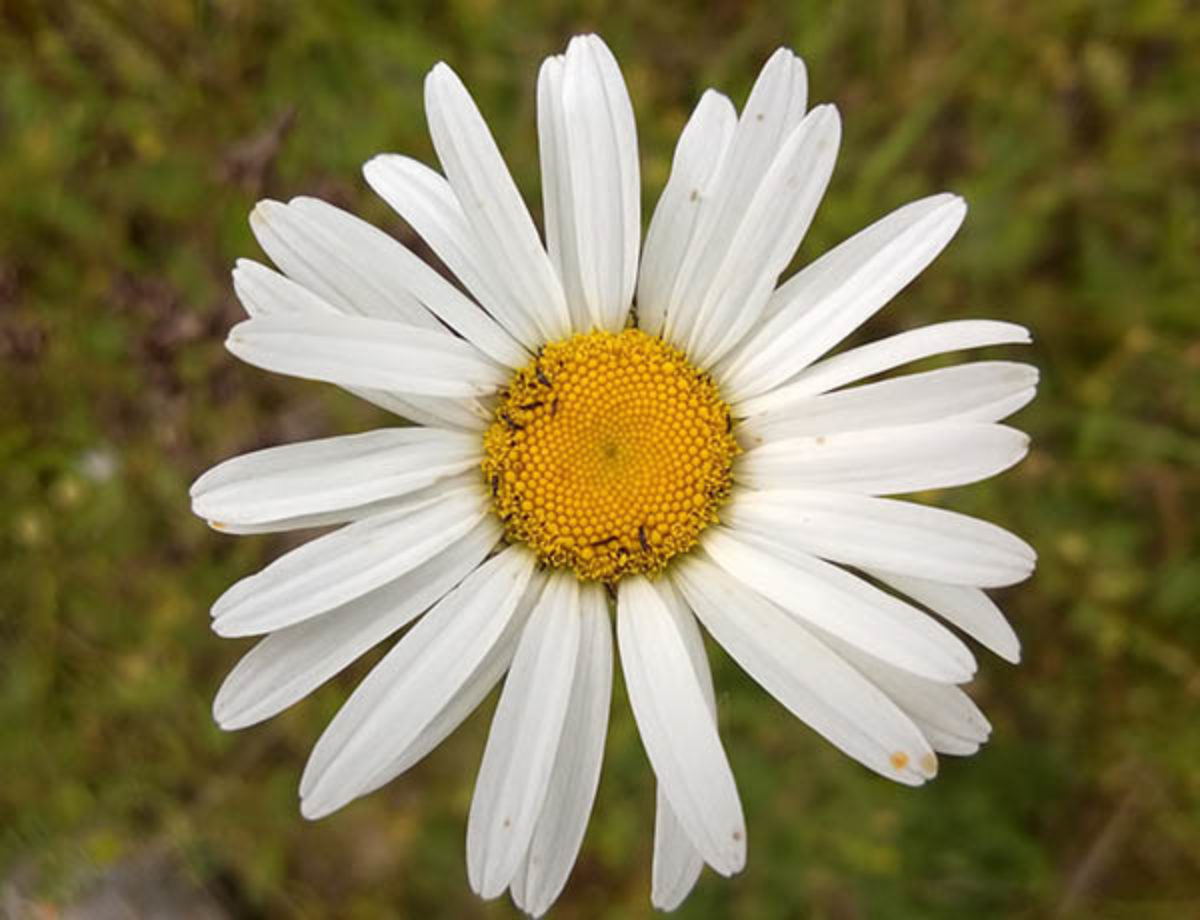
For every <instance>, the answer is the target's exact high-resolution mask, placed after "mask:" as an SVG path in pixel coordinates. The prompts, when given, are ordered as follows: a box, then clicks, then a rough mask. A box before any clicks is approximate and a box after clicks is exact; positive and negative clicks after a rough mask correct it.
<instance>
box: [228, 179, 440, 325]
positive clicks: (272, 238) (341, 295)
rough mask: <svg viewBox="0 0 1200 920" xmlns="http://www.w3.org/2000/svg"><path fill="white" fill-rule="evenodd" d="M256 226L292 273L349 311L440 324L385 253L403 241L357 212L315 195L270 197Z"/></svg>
mask: <svg viewBox="0 0 1200 920" xmlns="http://www.w3.org/2000/svg"><path fill="white" fill-rule="evenodd" d="M301 201H305V202H306V204H305V205H304V206H298V204H297V202H301ZM250 229H251V230H253V231H254V235H255V237H256V238H257V239H258V241H259V243H260V244H261V245H262V248H263V249H264V250H265V251H266V253H267V255H269V256H270V257H271V261H273V262H274V263H275V264H276V265H278V266H279V267H280V268H281V269H283V271H284V272H285V273H286V274H287V275H288V276H289V277H290V278H292V279H294V280H295V281H297V282H299V283H300V284H302V285H304V286H305V287H306V288H308V289H309V290H311V291H314V292H315V293H316V294H318V295H319V296H320V297H321V298H323V299H324V300H327V301H329V302H330V303H332V304H335V305H336V306H337V307H339V308H340V309H341V310H342V311H343V312H346V313H349V314H352V315H353V314H358V315H361V316H373V317H377V318H380V319H392V320H399V321H401V322H403V323H405V324H406V325H409V326H416V327H418V328H423V329H437V328H438V324H437V321H436V320H435V319H434V318H433V317H432V316H431V315H430V314H429V312H428V311H426V310H425V308H424V307H422V306H421V304H420V302H419V301H418V300H417V299H416V298H415V297H413V296H412V294H411V293H410V292H409V290H408V285H407V284H405V283H404V282H403V278H402V276H401V277H400V278H399V279H398V278H397V277H396V275H395V274H394V272H393V270H392V267H391V264H390V261H389V260H385V259H381V258H380V257H379V256H380V255H381V253H380V250H381V249H383V248H384V247H385V246H386V244H387V243H391V244H392V245H393V246H396V247H399V244H398V243H396V242H395V241H394V240H391V239H389V238H388V237H387V236H386V235H385V234H384V233H383V232H382V231H380V230H377V229H376V228H375V227H372V226H371V225H370V224H368V223H366V222H365V221H362V220H359V219H358V218H357V217H355V216H354V215H352V214H348V213H347V212H345V211H342V210H340V209H338V208H335V207H334V206H333V205H329V204H325V203H324V202H318V201H316V200H315V199H311V198H310V199H297V200H296V202H293V203H291V204H284V203H283V202H281V201H271V200H269V199H267V200H264V201H260V202H259V203H258V204H257V205H255V207H254V210H253V211H251V212H250Z"/></svg>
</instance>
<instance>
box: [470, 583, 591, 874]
mask: <svg viewBox="0 0 1200 920" xmlns="http://www.w3.org/2000/svg"><path fill="white" fill-rule="evenodd" d="M580 620H581V617H580V613H579V582H578V581H577V580H576V579H575V577H574V575H573V574H566V573H562V572H557V573H555V574H554V575H552V576H551V577H550V580H549V582H548V583H547V585H546V589H545V590H544V591H543V592H542V596H541V598H540V599H539V600H538V602H537V604H535V605H534V608H533V613H532V614H531V615H530V617H529V621H528V623H526V624H525V630H524V632H523V633H522V635H521V640H520V642H519V643H518V644H517V653H516V655H515V657H514V658H513V662H512V666H511V667H510V668H509V671H508V677H507V678H505V681H504V690H503V691H502V692H501V694H500V703H499V705H498V706H497V708H496V714H495V716H494V717H493V718H492V727H491V730H490V731H489V732H488V741H487V747H486V748H485V749H484V752H483V762H482V764H480V767H479V776H478V778H477V779H476V780H475V794H474V796H473V797H472V799H471V812H470V817H469V819H468V822H467V875H468V877H469V879H470V882H471V888H472V890H474V891H475V893H476V894H478V895H480V896H481V897H484V898H494V897H496V896H497V895H499V894H500V893H501V892H503V891H504V889H505V888H507V887H508V884H509V882H510V881H512V877H513V875H515V874H516V871H517V867H518V866H519V865H520V864H521V862H522V860H523V859H524V858H525V853H526V851H527V850H528V849H529V841H530V839H531V838H532V837H533V829H534V826H535V825H536V823H537V819H538V815H539V814H541V811H542V804H543V802H544V801H545V796H546V787H547V785H548V784H549V782H550V773H551V770H552V769H553V767H554V758H555V755H556V754H557V753H558V748H559V742H560V740H561V739H562V732H563V724H564V720H565V719H566V715H567V703H568V701H569V700H570V697H571V684H572V683H573V681H574V678H575V663H576V661H577V660H578V657H579V635H580Z"/></svg>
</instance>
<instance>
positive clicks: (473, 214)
mask: <svg viewBox="0 0 1200 920" xmlns="http://www.w3.org/2000/svg"><path fill="white" fill-rule="evenodd" d="M425 115H426V118H427V119H428V121H429V134H430V136H431V137H432V139H433V146H434V148H435V149H436V150H437V154H438V159H439V160H441V163H442V168H443V169H444V170H445V172H446V178H447V179H449V180H450V185H451V187H452V188H453V189H454V193H455V195H456V196H457V197H458V200H459V202H460V203H461V205H462V209H463V212H464V213H465V214H466V218H467V222H468V223H469V224H470V225H471V228H472V230H473V231H474V235H475V238H476V239H477V240H478V241H479V249H480V252H481V254H482V256H483V258H485V259H486V260H487V264H488V266H489V269H490V273H489V274H490V276H489V278H488V286H489V288H491V289H503V290H506V291H507V292H509V295H510V297H511V298H513V299H514V300H515V301H516V303H518V304H519V305H520V307H521V308H523V309H524V310H525V311H526V313H527V314H528V315H529V316H530V317H531V318H532V319H533V321H534V324H535V325H536V326H537V328H538V330H539V331H540V332H541V334H542V336H543V337H544V338H545V339H546V340H549V341H553V340H555V339H561V338H565V337H566V336H567V335H568V334H569V333H570V329H571V325H570V323H571V318H570V315H569V314H568V312H567V302H566V298H565V297H564V295H563V290H562V285H561V284H560V283H559V280H558V275H556V274H555V272H554V266H553V265H551V264H550V259H549V257H548V256H547V255H546V251H545V250H544V249H543V248H542V244H541V241H540V240H539V239H538V234H537V229H536V228H535V227H534V225H533V220H532V218H530V216H529V211H528V210H527V209H526V207H525V203H524V202H523V201H522V200H521V195H520V193H519V192H518V191H517V187H516V185H515V184H514V183H513V180H512V176H511V175H510V174H509V171H508V167H507V166H505V165H504V159H503V158H502V157H501V156H500V151H499V150H498V149H497V147H496V142H495V141H494V140H493V139H492V135H491V132H490V131H488V127H487V124H486V123H485V122H484V120H483V116H482V115H480V114H479V109H477V108H476V107H475V102H474V101H473V100H472V99H471V96H470V94H469V93H468V92H467V89H466V87H465V86H463V84H462V81H461V80H459V78H458V75H457V74H455V73H454V71H452V70H451V69H450V68H449V67H447V66H446V65H445V64H438V65H437V66H435V67H434V68H433V70H431V71H430V72H429V76H428V77H426V79H425ZM527 344H528V343H527Z"/></svg>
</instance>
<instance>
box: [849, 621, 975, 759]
mask: <svg viewBox="0 0 1200 920" xmlns="http://www.w3.org/2000/svg"><path fill="white" fill-rule="evenodd" d="M826 639H827V641H829V642H830V644H831V645H832V646H833V648H834V649H835V650H836V651H837V653H838V654H840V655H842V656H844V657H845V659H846V660H847V661H848V662H850V664H852V665H853V666H854V667H855V668H857V669H858V670H859V671H861V672H862V673H863V674H864V675H865V676H866V677H867V679H868V680H870V681H871V682H872V683H874V684H875V685H876V686H877V687H879V689H880V690H882V691H883V692H884V693H886V694H887V695H888V696H889V697H890V698H891V699H892V700H893V701H895V703H896V705H898V706H899V707H900V708H901V709H903V710H904V711H905V713H907V714H908V716H909V717H910V718H912V720H913V722H914V723H915V724H916V725H917V726H918V727H919V728H920V729H921V731H922V732H923V733H924V732H926V730H927V729H933V730H934V731H936V732H938V733H940V735H943V736H944V735H952V736H954V737H957V738H961V739H962V740H963V741H966V742H969V743H972V744H976V745H979V744H982V743H983V742H985V741H987V739H988V736H989V735H990V734H991V732H992V726H991V723H989V722H988V720H987V717H986V716H985V715H984V714H983V713H982V712H981V711H980V709H979V707H978V706H976V705H975V703H974V701H972V699H971V698H970V697H969V696H967V694H966V693H965V692H964V691H963V690H962V689H961V688H960V687H956V686H954V685H953V684H941V683H936V682H934V681H931V680H925V679H923V678H920V677H916V676H914V675H912V674H909V673H907V672H905V671H901V670H899V669H897V668H893V667H891V666H890V665H888V664H885V663H884V662H882V661H880V660H879V659H877V658H874V657H872V656H871V655H867V654H864V653H863V652H862V651H861V650H860V649H857V648H854V647H853V646H850V645H847V644H846V643H844V642H841V641H839V640H838V639H836V638H835V637H830V636H826Z"/></svg>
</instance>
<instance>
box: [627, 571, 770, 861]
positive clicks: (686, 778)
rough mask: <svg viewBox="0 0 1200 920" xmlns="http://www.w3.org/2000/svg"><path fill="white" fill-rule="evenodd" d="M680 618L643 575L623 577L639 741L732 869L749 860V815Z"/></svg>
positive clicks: (714, 857) (709, 857)
mask: <svg viewBox="0 0 1200 920" xmlns="http://www.w3.org/2000/svg"><path fill="white" fill-rule="evenodd" d="M679 619H681V618H680V617H679V616H678V615H677V612H676V611H675V610H673V609H672V608H671V606H670V605H669V604H667V603H666V602H665V601H664V600H663V599H662V597H661V596H660V594H659V593H658V591H656V590H655V587H654V586H653V585H651V584H650V582H649V581H647V580H646V579H645V578H643V577H641V576H634V577H626V578H623V579H621V582H620V585H619V594H618V598H617V639H618V642H619V644H620V649H621V667H622V670H623V671H624V673H625V684H626V686H627V687H628V690H629V702H630V705H631V706H632V708H633V715H634V719H635V720H636V721H637V725H638V732H639V734H640V735H641V738H642V744H643V746H644V747H645V748H646V754H647V756H648V757H649V758H650V764H651V765H652V766H653V767H654V774H655V776H656V777H658V781H659V783H661V784H662V787H663V791H664V792H665V793H666V796H667V798H668V800H669V801H670V803H671V808H672V810H673V811H674V812H675V814H676V816H677V817H678V818H679V821H680V823H681V824H682V825H683V826H684V828H685V829H686V830H687V833H688V837H689V838H691V841H692V844H693V845H694V846H695V847H696V849H697V850H699V852H700V854H701V855H702V856H703V857H704V861H705V862H707V863H708V864H709V865H710V866H712V867H713V868H714V869H715V870H716V871H717V872H719V873H721V874H722V875H730V874H732V873H734V872H737V871H739V870H740V869H741V868H742V866H743V865H744V864H745V860H746V827H745V821H744V819H743V817H742V806H741V802H740V801H739V800H738V794H737V787H736V785H735V784H734V780H733V773H732V771H731V770H730V768H729V761H728V760H727V759H726V758H725V751H724V750H723V749H722V747H721V741H720V738H719V737H718V736H717V727H716V724H715V723H714V722H713V719H712V715H711V712H710V711H709V709H708V704H707V702H706V701H705V699H704V693H703V691H702V690H701V685H700V681H699V679H698V678H697V676H696V671H695V668H694V667H693V666H692V663H691V659H690V658H689V655H688V652H687V650H686V648H685V646H684V640H683V638H682V636H681V627H680V626H679V625H678V620H679Z"/></svg>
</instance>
